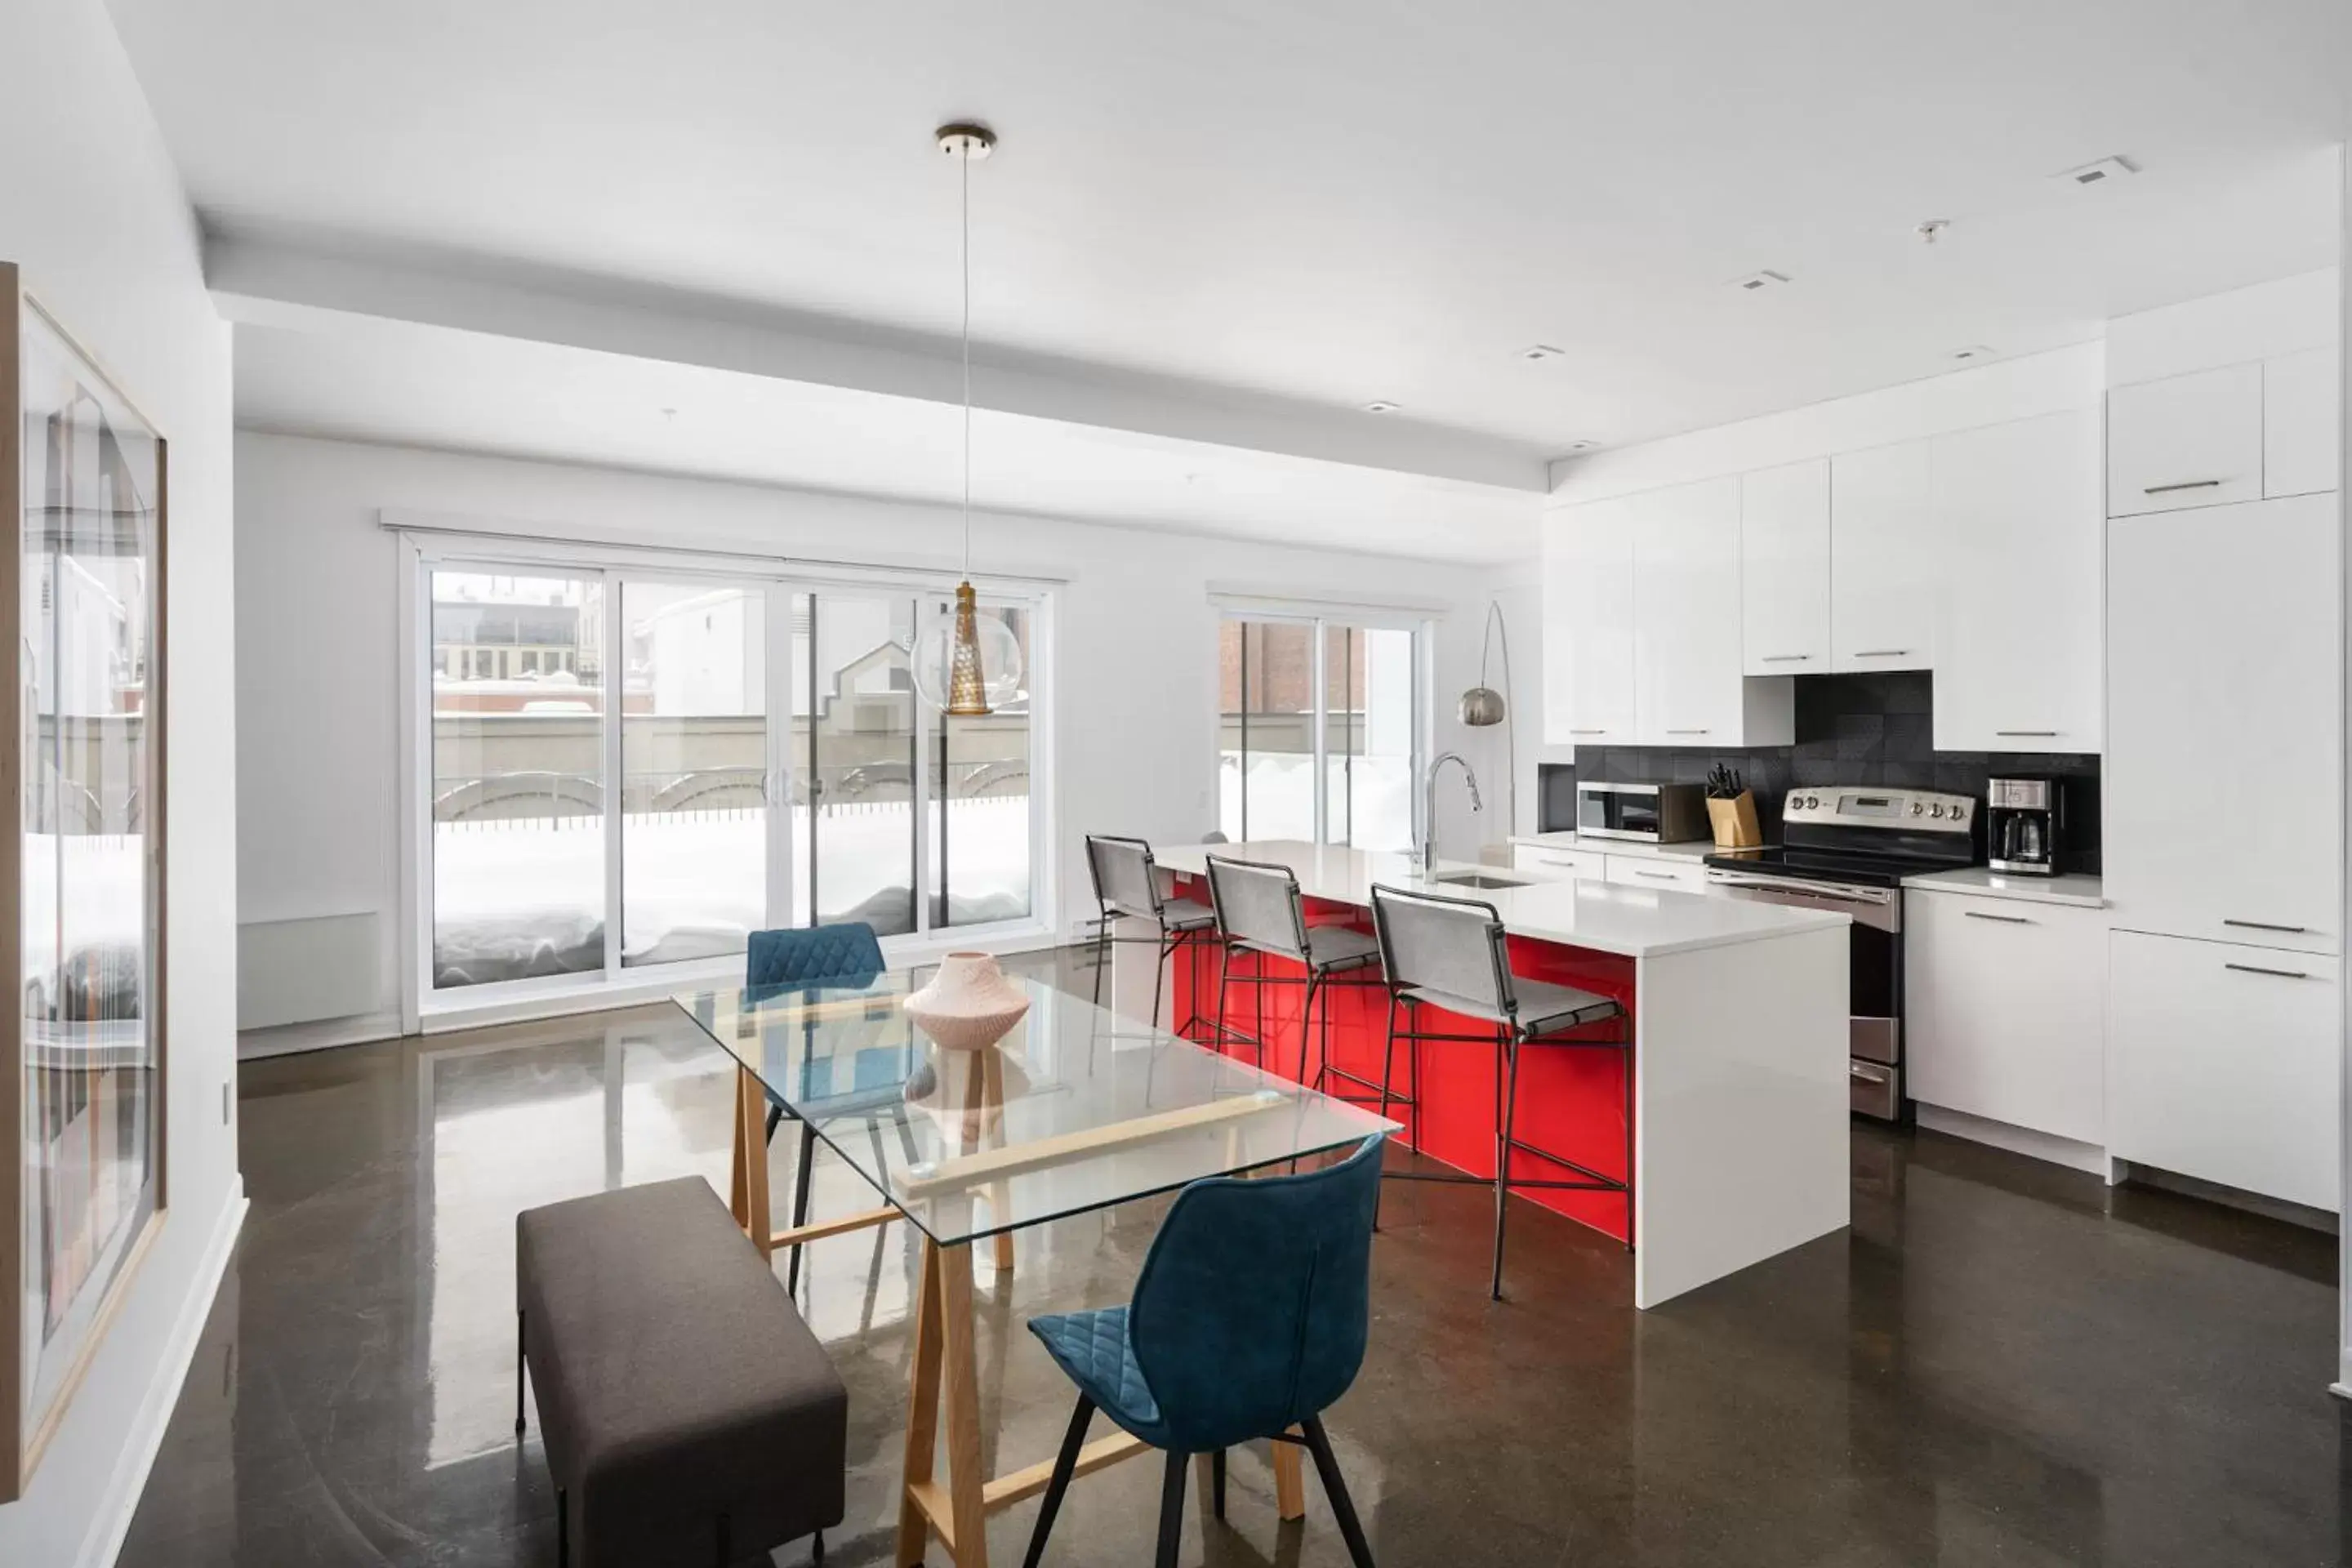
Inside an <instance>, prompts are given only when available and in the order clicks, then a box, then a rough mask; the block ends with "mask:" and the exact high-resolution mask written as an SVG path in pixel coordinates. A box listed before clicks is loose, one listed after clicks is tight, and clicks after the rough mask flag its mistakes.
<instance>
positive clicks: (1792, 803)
mask: <svg viewBox="0 0 2352 1568" xmlns="http://www.w3.org/2000/svg"><path fill="white" fill-rule="evenodd" d="M1980 815H1981V814H1980V813H1979V809H1978V805H1977V802H1976V801H1975V800H1973V799H1971V798H1970V797H1969V796H1968V795H1937V794H1936V793H1934V792H1932V791H1928V790H1909V789H1876V788H1872V787H1868V786H1862V785H1843V784H1841V785H1832V786H1829V787H1824V788H1819V789H1799V790H1791V791H1790V792H1789V795H1788V798H1787V799H1786V800H1785V801H1784V802H1783V803H1782V805H1781V807H1780V843H1779V844H1778V845H1775V846H1771V847H1766V848H1763V849H1739V850H1728V851H1726V852H1723V853H1721V854H1716V855H1710V856H1708V857H1707V858H1706V867H1707V871H1706V879H1707V881H1708V882H1709V883H1711V884H1712V885H1713V886H1714V888H1716V889H1719V890H1721V891H1722V892H1724V893H1726V894H1728V895H1729V896H1730V897H1732V898H1735V899H1752V900H1757V901H1758V902H1760V903H1770V904H1794V905H1798V906H1800V907H1802V908H1807V909H1822V910H1838V911H1840V912H1842V913H1844V914H1849V915H1852V916H1853V981H1852V989H1853V998H1852V1012H1853V1061H1852V1063H1851V1065H1850V1076H1849V1080H1848V1081H1849V1083H1850V1085H1851V1087H1852V1089H1853V1109H1854V1110H1856V1111H1858V1112H1860V1113H1861V1114H1863V1115H1865V1116H1874V1117H1878V1118H1881V1119H1883V1120H1885V1121H1897V1120H1900V1119H1901V1117H1902V1115H1903V1112H1904V1093H1903V879H1905V878H1906V877H1914V876H1917V875H1919V874H1920V873H1922V872H1927V871H1943V870H1949V869H1951V868H1954V867H1956V866H1968V865H1972V864H1974V863H1975V862H1976V861H1977V860H1978V859H1979V855H1978V838H1979V827H1978V820H1979V816H1980Z"/></svg>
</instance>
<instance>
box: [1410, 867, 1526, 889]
mask: <svg viewBox="0 0 2352 1568" xmlns="http://www.w3.org/2000/svg"><path fill="white" fill-rule="evenodd" d="M1430 880H1431V881H1433V882H1443V883H1444V884H1445V885H1446V886H1447V887H1449V888H1525V887H1529V886H1532V884H1531V883H1529V882H1528V881H1527V880H1526V879H1523V878H1519V877H1496V876H1490V875H1489V874H1487V873H1486V872H1485V871H1448V872H1446V873H1445V875H1444V876H1442V877H1432V878H1431V879H1430Z"/></svg>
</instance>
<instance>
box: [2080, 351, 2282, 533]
mask: <svg viewBox="0 0 2352 1568" xmlns="http://www.w3.org/2000/svg"><path fill="white" fill-rule="evenodd" d="M2107 411H2108V424H2109V429H2108V434H2107V514H2108V515H2109V516H2111V517H2131V516H2135V515H2137V514H2138V513H2140V512H2149V511H2172V510H2179V509H2180V508H2183V507H2198V506H2226V505H2228V504H2230V503H2231V502H2233V501H2242V500H2261V499H2262V494H2263V366H2262V363H2261V362H2260V361H2253V362H2250V363H2245V364H2232V365H2224V366H2222V367H2221V369H2219V370H2203V371H2199V372H2197V373H2196V374H2192V375H2174V376H2167V377H2166V378H2165V379H2163V380H2161V381H2148V382H2142V383H2140V384H2138V385H2136V386H2118V387H2116V388H2115V389H2114V390H2113V391H2112V392H2110V393H2108V394H2107Z"/></svg>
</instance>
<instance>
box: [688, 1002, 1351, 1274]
mask: <svg viewBox="0 0 2352 1568" xmlns="http://www.w3.org/2000/svg"><path fill="white" fill-rule="evenodd" d="M1015 984H1019V985H1020V986H1022V988H1023V989H1024V990H1025V991H1026V992H1027V993H1028V994H1029V1012H1028V1016H1025V1017H1024V1018H1023V1019H1022V1021H1021V1022H1020V1023H1018V1024H1016V1025H1014V1026H1013V1030H1012V1032H1011V1033H1009V1034H1007V1035H1006V1036H1005V1037H1003V1040H1001V1041H1000V1042H998V1043H997V1044H996V1045H994V1046H990V1047H982V1049H979V1050H976V1051H968V1050H950V1049H948V1048H946V1047H942V1046H940V1045H939V1044H937V1043H936V1042H934V1041H933V1040H931V1039H930V1038H929V1037H928V1036H926V1035H925V1034H924V1033H923V1031H922V1030H921V1029H920V1028H919V1026H917V1025H916V1024H915V1022H914V1020H913V1019H912V1018H911V1017H909V1016H908V1013H907V1010H906V1001H907V995H908V991H909V989H910V988H911V987H910V984H909V977H908V976H907V975H905V974H903V973H890V974H885V975H882V976H881V977H880V978H878V979H877V980H876V981H875V982H874V983H873V984H870V985H865V986H849V987H843V986H815V987H810V986H799V985H793V986H756V987H733V988H729V989H725V990H716V991H698V992H691V993H688V994H681V995H679V996H677V997H675V998H673V1000H674V1001H676V1003H677V1005H678V1007H679V1008H680V1009H681V1010H683V1011H684V1012H685V1013H686V1015H687V1016H688V1017H690V1018H692V1019H693V1020H694V1021H695V1023H696V1024H698V1025H699V1026H701V1028H702V1030H703V1032H704V1033H705V1034H708V1035H709V1037H711V1038H712V1039H714V1040H716V1041H718V1042H719V1045H720V1046H722V1047H725V1048H726V1050H727V1052H728V1054H729V1055H730V1056H732V1057H733V1058H735V1059H736V1061H737V1062H739V1063H740V1064H741V1065H742V1066H743V1067H744V1068H747V1069H748V1070H750V1071H751V1073H752V1074H753V1075H754V1076H755V1077H757V1078H758V1079H759V1080H760V1082H761V1084H762V1085H763V1086H764V1087H765V1088H766V1089H767V1091H768V1094H769V1097H770V1099H771V1100H775V1101H779V1102H781V1103H782V1105H783V1106H784V1107H785V1109H786V1110H788V1111H789V1112H790V1113H791V1114H792V1115H793V1116H795V1117H798V1118H800V1119H801V1120H803V1121H806V1122H807V1123H808V1124H809V1125H810V1126H811V1127H812V1128H814V1130H815V1131H816V1134H817V1136H818V1137H820V1138H822V1139H824V1142H826V1144H827V1145H829V1146H830V1147H831V1148H832V1149H833V1151H834V1152H835V1153H836V1154H838V1155H840V1156H841V1158H842V1159H844V1160H845V1161H847V1162H848V1163H849V1164H850V1165H852V1166H853V1167H855V1168H856V1171H857V1173H859V1174H860V1175H862V1176H864V1177H865V1178H866V1180H867V1181H868V1182H871V1183H872V1184H874V1186H875V1188H876V1189H877V1191H879V1192H880V1193H882V1194H883V1195H884V1196H885V1197H886V1198H887V1200H888V1201H889V1203H890V1204H891V1205H892V1206H893V1207H895V1208H898V1209H899V1210H900V1211H902V1212H903V1213H905V1215H907V1217H908V1219H910V1220H912V1221H913V1222H914V1223H915V1224H916V1225H918V1226H921V1227H922V1229H923V1230H924V1232H925V1233H926V1234H927V1235H929V1237H931V1238H932V1239H933V1240H934V1241H937V1242H940V1244H942V1245H951V1244H954V1243H957V1242H963V1241H970V1240H972V1239H974V1238H976V1237H986V1236H993V1235H995V1234H996V1233H997V1232H999V1231H1005V1230H1018V1229H1020V1228H1021V1227H1023V1226H1032V1225H1039V1224H1042V1223H1044V1222H1045V1221H1047V1220H1051V1219H1058V1218H1060V1217H1062V1216H1063V1215H1073V1214H1079V1213H1083V1212H1084V1211H1086V1210H1087V1209H1095V1208H1102V1207H1105V1206H1107V1205H1112V1204H1119V1203H1125V1202H1127V1201H1129V1199H1132V1198H1139V1197H1144V1196H1147V1195H1149V1194H1153V1193H1160V1192H1166V1191H1169V1190H1171V1189H1172V1188H1175V1187H1181V1186H1182V1185H1184V1184H1186V1183H1188V1182H1194V1181H1198V1180H1200V1179H1201V1178H1202V1177H1203V1176H1222V1175H1230V1174H1234V1173H1241V1172H1244V1171H1249V1170H1254V1169H1255V1168H1258V1167H1260V1166H1265V1165H1270V1164H1273V1163H1277V1162H1281V1161H1286V1160H1290V1159H1292V1158H1295V1157H1297V1156H1298V1155H1302V1154H1313V1153H1318V1152H1322V1151H1325V1150H1329V1149H1339V1148H1343V1147H1346V1146H1348V1145H1350V1144H1353V1143H1356V1142H1360V1140H1362V1139H1365V1138H1368V1137H1370V1136H1371V1135H1372V1134H1373V1133H1375V1132H1381V1131H1392V1130H1394V1129H1395V1127H1396V1126H1397V1123H1395V1122H1393V1121H1383V1120H1382V1119H1381V1118H1380V1117H1378V1116H1375V1115H1373V1114H1372V1113H1371V1112H1370V1111H1368V1110H1360V1109H1359V1108H1357V1107H1355V1106H1353V1105H1350V1104H1349V1103H1347V1102H1346V1101H1344V1100H1335V1099H1333V1098H1331V1097H1330V1096H1328V1095H1324V1094H1318V1093H1316V1092H1314V1091H1313V1090H1311V1089H1302V1088H1300V1087H1299V1086H1298V1085H1297V1084H1295V1083H1292V1082H1290V1081H1289V1080H1288V1079H1281V1078H1276V1077H1275V1076H1274V1075H1272V1074H1270V1073H1264V1072H1260V1071H1259V1070H1258V1069H1257V1068H1254V1067H1251V1066H1249V1065H1247V1064H1246V1063H1244V1062H1240V1061H1236V1060H1234V1058H1230V1057H1224V1056H1220V1055H1219V1054H1217V1053H1216V1052H1214V1051H1211V1050H1207V1049H1205V1048H1203V1047H1200V1046H1197V1045H1194V1044H1193V1043H1192V1041H1190V1040H1185V1039H1181V1038H1179V1037H1176V1036H1174V1035H1171V1034H1166V1033H1164V1032H1161V1031H1160V1030H1156V1029H1153V1028H1150V1027H1149V1026H1145V1025H1142V1024H1139V1023H1137V1022H1136V1021H1134V1020H1133V1019H1129V1018H1123V1017H1120V1016H1117V1015H1115V1014H1113V1013H1111V1012H1109V1011H1108V1010H1107V1009H1105V1008H1101V1007H1097V1006H1096V1005H1093V1004H1092V1003H1090V1002H1087V1000H1085V999H1084V998H1083V997H1077V996H1072V995H1069V994H1066V993H1064V992H1060V991H1056V990H1055V989H1054V988H1053V987H1051V986H1049V985H1045V984H1041V983H1039V982H1036V981H1034V980H1028V979H1017V980H1016V981H1015ZM781 1131H782V1132H783V1133H784V1135H786V1136H792V1135H793V1134H792V1132H791V1130H790V1129H789V1128H785V1129H782V1130H781Z"/></svg>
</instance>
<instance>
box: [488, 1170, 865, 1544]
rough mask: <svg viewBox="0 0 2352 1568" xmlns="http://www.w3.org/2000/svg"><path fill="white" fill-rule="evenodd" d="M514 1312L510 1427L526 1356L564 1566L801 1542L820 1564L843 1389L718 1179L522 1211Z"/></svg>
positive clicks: (838, 1511) (837, 1459)
mask: <svg viewBox="0 0 2352 1568" xmlns="http://www.w3.org/2000/svg"><path fill="white" fill-rule="evenodd" d="M515 1310H516V1319H517V1321H516V1329H517V1333H518V1336H519V1344H518V1351H519V1355H518V1360H517V1365H516V1370H515V1377H516V1388H515V1431H516V1432H517V1433H518V1434H520V1432H521V1431H522V1429H523V1403H522V1383H521V1380H522V1375H523V1368H524V1366H525V1365H526V1364H527V1365H528V1367H529V1369H530V1386H531V1388H532V1389H533V1390H534V1392H535V1393H536V1394H537V1395H538V1400H539V1421H540V1427H541V1436H542V1437H543V1438H544V1440H545V1443H546V1448H547V1464H548V1468H549V1469H550V1470H551V1471H552V1472H553V1474H554V1477H555V1504H556V1537H555V1539H556V1557H557V1561H558V1563H563V1564H571V1563H577V1564H578V1565H579V1568H654V1565H656V1564H668V1563H677V1564H682V1565H686V1568H706V1565H707V1564H713V1563H719V1564H723V1563H733V1562H735V1561H737V1560H739V1559H740V1558H743V1557H748V1556H751V1555H752V1554H754V1553H758V1552H765V1551H767V1550H768V1549H770V1548H772V1547H775V1546H780V1545H782V1544H783V1543H784V1542H788V1541H794V1540H797V1539H799V1538H800V1537H801V1536H803V1535H815V1537H816V1540H815V1543H814V1551H815V1553H816V1555H817V1556H818V1557H819V1558H822V1557H823V1556H824V1536H823V1535H822V1534H821V1533H818V1532H820V1531H823V1530H824V1528H825V1527H826V1526H828V1525H835V1524H839V1523H840V1522H841V1519H842V1512H843V1507H844V1504H843V1499H842V1492H843V1487H844V1480H845V1468H846V1462H847V1453H846V1450H847V1447H848V1438H849V1430H848V1429H849V1393H848V1390H847V1389H845V1388H844V1387H843V1386H842V1382H841V1378H840V1376H839V1374H838V1373H835V1371H834V1368H833V1363H832V1362H831V1361H830V1360H828V1359H827V1358H826V1356H825V1353H824V1347H822V1346H821V1345H819V1344H818V1343H817V1342H816V1336H815V1335H814V1334H812V1333H810V1332H809V1331H808V1325H807V1324H805V1323H803V1322H802V1321H801V1315H800V1311H799V1310H798V1309H797V1308H795V1307H794V1306H793V1300H792V1298H791V1297H790V1296H788V1295H787V1294H785V1292H784V1288H783V1287H782V1285H780V1284H778V1283H777V1282H776V1277H775V1274H774V1273H773V1272H772V1270H771V1269H770V1268H769V1267H768V1260H767V1259H766V1258H763V1257H761V1254H760V1251H759V1249H758V1248H757V1247H753V1246H752V1245H751V1240H750V1239H749V1238H748V1237H745V1236H744V1234H743V1233H742V1231H741V1230H740V1229H739V1228H737V1226H736V1224H735V1221H734V1219H733V1218H732V1216H730V1215H729V1214H728V1212H727V1206H726V1205H724V1204H722V1203H720V1202H719V1194H716V1193H714V1192H712V1191H711V1190H710V1186H709V1184H708V1183H707V1182H705V1181H703V1180H702V1178H701V1177H699V1176H688V1177H685V1178H683V1179H682V1180H679V1181H675V1182H656V1183H654V1184H650V1185H646V1186H639V1187H624V1188H622V1189H620V1190H619V1191H617V1192H610V1193H599V1194H596V1195H595V1196H593V1197H585V1198H574V1199H572V1201H571V1202H569V1203H560V1204H550V1205H547V1206H546V1207H545V1208H536V1209H530V1210H526V1211H525V1212H524V1213H522V1214H520V1215H517V1216H516V1217H515ZM575 1554H576V1555H575Z"/></svg>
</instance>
